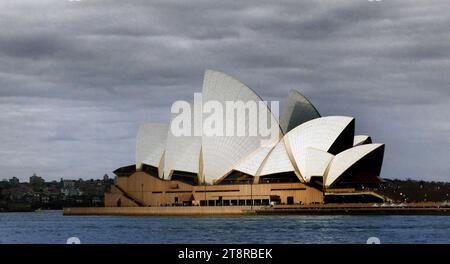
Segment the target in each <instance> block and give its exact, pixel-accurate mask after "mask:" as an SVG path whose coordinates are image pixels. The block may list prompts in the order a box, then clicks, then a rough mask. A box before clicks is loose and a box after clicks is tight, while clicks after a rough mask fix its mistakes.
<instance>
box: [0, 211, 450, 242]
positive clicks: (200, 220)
mask: <svg viewBox="0 0 450 264" xmlns="http://www.w3.org/2000/svg"><path fill="white" fill-rule="evenodd" d="M70 237H77V238H79V239H80V241H81V243H85V244H87V243H89V244H92V243H127V244H128V243H276V244H279V243H339V244H341V243H366V241H367V239H368V238H369V237H377V238H379V239H380V241H381V243H450V217H449V216H393V215H390V216H297V215H284V216H279V215H273V216H226V217H225V216H221V217H204V216H203V217H162V216H161V217H156V216H152V217H127V216H63V215H62V212H61V211H40V212H33V213H0V243H56V244H64V243H66V241H67V239H68V238H70Z"/></svg>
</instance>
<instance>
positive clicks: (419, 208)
mask: <svg viewBox="0 0 450 264" xmlns="http://www.w3.org/2000/svg"><path fill="white" fill-rule="evenodd" d="M63 215H66V216H70V215H79V216H80V215H86V216H87V215H115V216H220V215H446V216H447V215H448V216H450V206H447V205H445V206H442V205H439V204H431V205H430V204H408V205H384V206H380V205H376V204H350V205H342V204H327V205H309V206H305V205H284V206H283V205H279V206H272V207H268V206H253V207H252V206H186V207H91V208H83V207H79V208H64V209H63Z"/></svg>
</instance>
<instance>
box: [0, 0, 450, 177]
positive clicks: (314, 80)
mask: <svg viewBox="0 0 450 264" xmlns="http://www.w3.org/2000/svg"><path fill="white" fill-rule="evenodd" d="M449 8H450V4H449V3H445V2H443V1H400V0H392V1H381V2H369V1H363V0H361V1H360V0H353V1H276V2H275V1H245V2H243V1H210V0H204V1H172V0H164V1H162V0H161V1H144V0H135V1H106V0H84V1H81V2H70V1H63V0H41V1H34V0H20V1H17V0H15V1H12V0H5V1H1V2H0V26H1V29H2V30H0V62H1V63H0V110H1V114H0V145H1V148H0V166H1V168H2V175H0V176H3V177H11V176H19V177H21V178H22V179H24V178H26V177H27V176H28V175H31V174H32V173H33V172H34V171H36V172H37V173H40V174H42V175H44V176H47V177H51V178H53V179H57V178H59V177H72V178H78V177H99V176H101V175H102V174H103V173H106V172H110V171H111V170H113V169H115V168H116V167H118V166H121V165H126V164H128V163H132V162H133V157H134V154H133V153H134V145H135V143H134V138H135V134H136V131H137V127H138V125H139V123H142V122H167V120H168V118H169V111H170V106H171V103H172V102H173V101H174V100H179V99H184V100H190V99H192V97H193V92H196V91H200V90H201V85H202V77H203V73H204V70H205V69H207V68H212V69H217V70H222V71H224V72H227V73H229V74H231V75H233V76H235V77H237V78H238V79H240V80H242V81H243V82H244V83H246V84H248V85H249V86H250V87H252V88H254V90H255V91H257V92H258V93H259V94H260V95H261V96H262V97H263V98H264V99H267V100H282V99H283V97H284V96H285V95H286V94H287V92H288V91H289V90H290V89H292V88H297V89H299V90H301V91H302V92H303V93H304V94H305V95H306V96H308V97H310V99H311V100H312V101H313V102H314V103H315V104H316V106H317V108H318V109H319V111H320V112H321V113H322V114H323V115H350V116H355V117H356V123H357V130H358V132H359V133H364V134H370V135H371V136H372V137H373V138H374V139H375V141H377V142H384V143H386V144H387V145H386V159H385V163H384V168H383V176H384V177H389V178H394V177H399V178H406V177H411V178H418V179H420V178H423V179H435V180H448V179H449V178H448V177H449V176H450V175H449V171H450V165H448V162H446V158H448V156H449V153H448V152H449V149H450V140H449V138H448V134H449V132H450V125H449V120H448V116H450V108H449V107H448V105H449V103H450V89H449V84H450V77H449V74H448V71H449V69H450V46H449V45H448V43H450V15H449V14H448V12H447V10H449Z"/></svg>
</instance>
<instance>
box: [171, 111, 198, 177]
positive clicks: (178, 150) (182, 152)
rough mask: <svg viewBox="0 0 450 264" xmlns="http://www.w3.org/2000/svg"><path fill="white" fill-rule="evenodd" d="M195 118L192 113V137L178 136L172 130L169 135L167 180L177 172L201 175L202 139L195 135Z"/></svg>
mask: <svg viewBox="0 0 450 264" xmlns="http://www.w3.org/2000/svg"><path fill="white" fill-rule="evenodd" d="M190 105H191V109H194V106H193V104H190ZM194 116H195V115H194V113H193V111H192V112H191V136H176V135H174V133H173V132H172V131H171V130H170V129H169V132H168V133H167V143H166V152H165V155H164V156H165V159H164V178H165V179H170V177H171V173H172V172H173V171H176V170H177V171H184V172H191V173H199V166H200V150H201V147H202V137H201V136H195V134H194V125H196V124H197V123H195V122H194ZM173 117H174V116H173ZM172 121H173V120H172ZM172 121H171V122H172ZM197 125H198V124H197ZM200 125H201V124H200Z"/></svg>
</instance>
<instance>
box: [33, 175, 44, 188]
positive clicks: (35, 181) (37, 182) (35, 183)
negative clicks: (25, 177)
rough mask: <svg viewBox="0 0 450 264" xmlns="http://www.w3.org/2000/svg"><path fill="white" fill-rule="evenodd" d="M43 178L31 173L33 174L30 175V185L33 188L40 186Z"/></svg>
mask: <svg viewBox="0 0 450 264" xmlns="http://www.w3.org/2000/svg"><path fill="white" fill-rule="evenodd" d="M44 183H45V180H44V179H43V178H42V177H39V176H37V175H36V173H34V174H33V176H31V177H30V185H31V186H32V187H33V188H40V187H42V186H43V185H44Z"/></svg>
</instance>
